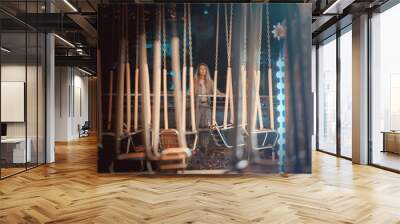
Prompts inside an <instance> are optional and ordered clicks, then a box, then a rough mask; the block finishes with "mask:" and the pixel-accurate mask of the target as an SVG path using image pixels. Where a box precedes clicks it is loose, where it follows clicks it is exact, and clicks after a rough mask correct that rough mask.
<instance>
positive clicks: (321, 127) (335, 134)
mask: <svg viewBox="0 0 400 224" xmlns="http://www.w3.org/2000/svg"><path fill="white" fill-rule="evenodd" d="M351 48H352V34H351V25H349V26H347V27H346V28H344V29H342V30H340V31H338V32H337V33H336V34H335V35H333V36H331V37H329V38H327V39H326V40H324V41H322V42H320V43H319V44H318V47H317V59H316V61H317V106H316V109H317V112H316V114H317V150H318V151H323V152H326V153H329V154H333V155H337V156H341V157H344V158H347V159H350V158H351V157H352V155H351V154H352V148H351V147H352V146H351V142H352V137H351V136H352V100H351V99H352V66H351V64H352V50H351Z"/></svg>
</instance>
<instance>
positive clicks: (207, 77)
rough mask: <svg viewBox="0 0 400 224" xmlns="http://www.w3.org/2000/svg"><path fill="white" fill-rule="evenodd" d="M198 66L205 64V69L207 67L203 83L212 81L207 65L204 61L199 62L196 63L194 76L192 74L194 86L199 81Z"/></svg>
mask: <svg viewBox="0 0 400 224" xmlns="http://www.w3.org/2000/svg"><path fill="white" fill-rule="evenodd" d="M200 66H205V67H206V69H207V75H206V80H204V81H205V84H206V85H207V84H208V82H212V79H211V75H210V69H209V68H208V65H207V64H206V63H200V64H198V65H197V68H196V72H195V76H194V83H195V86H197V85H198V84H199V81H200V74H199V73H200Z"/></svg>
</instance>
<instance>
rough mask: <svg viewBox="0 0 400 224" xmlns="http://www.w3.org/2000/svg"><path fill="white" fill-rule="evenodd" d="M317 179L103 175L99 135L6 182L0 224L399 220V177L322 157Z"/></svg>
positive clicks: (62, 147)
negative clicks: (98, 163)
mask: <svg viewBox="0 0 400 224" xmlns="http://www.w3.org/2000/svg"><path fill="white" fill-rule="evenodd" d="M313 167H314V168H313V174H312V175H291V176H289V178H284V177H280V176H278V175H267V176H262V177H260V176H254V177H250V176H244V177H237V176H236V177H201V176H200V177H199V176H197V177H138V176H134V175H130V174H113V175H111V174H97V173H96V145H95V139H94V138H85V139H83V140H81V141H77V142H71V143H69V144H58V145H57V163H55V164H51V165H47V166H42V167H39V168H36V169H34V170H30V171H28V172H26V173H23V174H20V175H17V176H14V177H11V178H8V179H5V180H3V181H0V223H44V222H48V223H221V224H222V223H374V224H375V223H385V224H386V223H400V175H398V174H395V173H390V172H387V171H383V170H380V169H377V168H373V167H368V166H358V165H352V164H351V162H350V161H347V160H343V159H337V158H335V157H332V156H329V155H325V154H322V153H318V152H315V153H314V154H313Z"/></svg>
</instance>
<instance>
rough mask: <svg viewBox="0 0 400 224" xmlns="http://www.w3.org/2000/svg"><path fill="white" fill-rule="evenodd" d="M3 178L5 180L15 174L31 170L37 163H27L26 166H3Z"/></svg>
mask: <svg viewBox="0 0 400 224" xmlns="http://www.w3.org/2000/svg"><path fill="white" fill-rule="evenodd" d="M1 166H2V167H1V170H0V172H1V178H5V177H8V176H11V175H13V174H17V173H20V172H22V171H25V170H26V169H30V168H33V167H36V166H37V164H36V163H27V164H26V165H25V164H4V163H3V164H1Z"/></svg>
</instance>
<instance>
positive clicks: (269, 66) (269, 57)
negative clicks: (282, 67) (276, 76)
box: [266, 2, 272, 68]
mask: <svg viewBox="0 0 400 224" xmlns="http://www.w3.org/2000/svg"><path fill="white" fill-rule="evenodd" d="M266 7H267V9H266V15H267V50H268V68H271V64H272V62H271V35H270V24H269V2H268V3H267V4H266Z"/></svg>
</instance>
